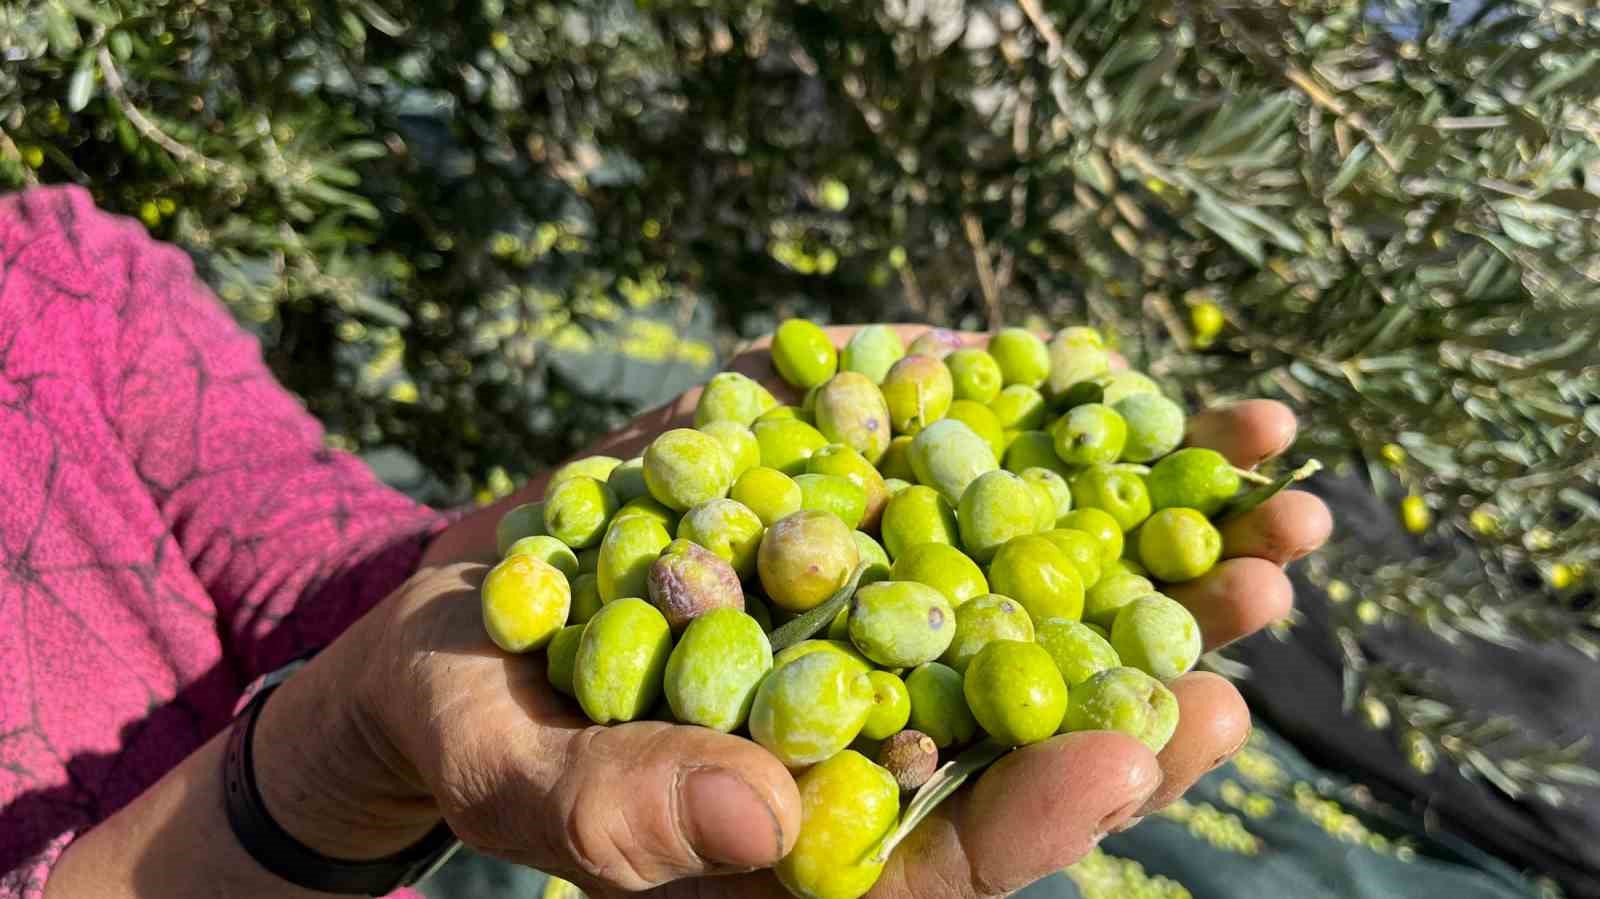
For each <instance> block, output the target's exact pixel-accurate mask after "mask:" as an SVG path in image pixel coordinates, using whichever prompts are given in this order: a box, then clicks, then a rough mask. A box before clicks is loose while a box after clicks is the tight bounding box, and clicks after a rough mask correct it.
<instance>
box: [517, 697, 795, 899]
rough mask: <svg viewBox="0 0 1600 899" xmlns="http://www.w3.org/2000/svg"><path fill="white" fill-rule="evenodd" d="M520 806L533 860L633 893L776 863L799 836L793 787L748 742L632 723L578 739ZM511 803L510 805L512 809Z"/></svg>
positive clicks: (583, 734)
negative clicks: (545, 781) (528, 829)
mask: <svg viewBox="0 0 1600 899" xmlns="http://www.w3.org/2000/svg"><path fill="white" fill-rule="evenodd" d="M541 767H542V768H544V769H545V770H546V771H549V772H551V773H552V774H553V780H552V781H551V782H550V783H548V784H541V783H538V782H537V781H538V780H539V776H538V775H537V774H535V775H534V778H533V781H534V782H532V783H530V784H529V785H528V786H529V789H528V791H527V792H526V793H525V794H524V795H523V796H522V797H520V798H521V799H523V800H525V801H523V802H518V803H516V805H517V806H518V807H519V808H520V809H523V810H525V814H521V815H519V816H518V818H517V822H516V823H517V825H519V826H520V827H530V826H531V827H533V828H536V829H537V828H542V829H543V832H542V833H537V834H533V835H526V834H524V835H523V836H522V839H523V841H524V842H525V843H531V844H532V845H534V846H537V847H541V850H542V851H537V852H536V855H537V856H543V857H535V858H532V859H530V860H529V863H531V864H534V865H536V866H538V867H540V868H544V869H545V870H551V871H555V872H557V873H560V874H562V876H565V877H567V878H568V879H570V880H574V881H575V882H577V883H579V884H580V885H586V884H587V885H591V886H595V885H598V886H604V887H610V888H615V889H622V890H641V889H646V888H649V887H652V886H656V885H658V884H662V883H665V882H667V881H669V880H676V879H678V878H683V877H691V876H699V875H706V874H719V873H720V874H726V873H731V872H735V871H744V870H749V869H752V868H758V867H766V866H770V865H772V864H775V863H776V862H777V861H778V859H780V858H782V857H783V856H784V854H785V853H787V852H788V851H789V849H790V848H792V847H793V846H794V841H795V837H796V836H797V835H798V834H799V832H800V794H799V791H798V790H797V789H796V787H795V784H794V779H793V778H792V777H790V775H789V772H788V771H787V770H785V769H784V767H783V765H782V764H781V763H779V761H778V760H777V759H776V758H774V757H773V756H772V755H771V754H770V753H768V752H767V751H766V750H764V749H762V748H761V747H760V746H757V745H756V744H755V743H752V742H750V741H749V740H744V739H740V738H738V737H734V736H730V735H728V734H721V733H717V732H716V731H712V730H708V729H705V728H699V727H680V726H676V725H669V724H663V723H659V722H638V723H634V724H625V725H621V726H617V727H591V728H587V729H585V730H582V731H579V732H577V733H576V734H575V735H574V736H573V738H572V739H571V740H570V742H569V743H568V745H567V746H566V747H565V751H564V752H560V753H557V754H556V758H552V759H546V760H544V762H543V764H542V765H541ZM515 798H517V797H514V798H513V801H515Z"/></svg>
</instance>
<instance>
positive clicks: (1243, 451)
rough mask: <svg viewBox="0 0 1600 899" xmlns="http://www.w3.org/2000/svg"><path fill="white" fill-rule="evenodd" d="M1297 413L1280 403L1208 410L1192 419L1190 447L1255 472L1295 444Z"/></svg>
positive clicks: (1249, 402) (1246, 403)
mask: <svg viewBox="0 0 1600 899" xmlns="http://www.w3.org/2000/svg"><path fill="white" fill-rule="evenodd" d="M1294 435H1295V420H1294V413H1293V412H1291V411H1289V407H1288V406H1285V405H1284V404H1282V403H1280V402H1277V401H1276V400H1244V401H1243V402H1239V403H1234V404H1232V405H1229V406H1220V407H1218V408H1215V409H1207V410H1206V411H1204V412H1201V413H1199V414H1197V415H1195V416H1194V417H1192V418H1190V419H1189V433H1188V435H1187V438H1188V439H1187V440H1186V443H1187V444H1188V445H1189V446H1203V447H1206V448H1208V449H1214V450H1216V451H1217V452H1219V453H1221V454H1222V455H1224V456H1226V457H1227V458H1228V461H1229V462H1232V463H1233V464H1235V465H1237V466H1239V467H1241V468H1251V467H1253V466H1256V465H1259V464H1261V463H1262V462H1264V461H1266V460H1267V459H1270V458H1272V457H1273V456H1276V455H1278V454H1279V453H1281V452H1283V451H1284V450H1286V449H1288V448H1289V444H1291V443H1293V442H1294Z"/></svg>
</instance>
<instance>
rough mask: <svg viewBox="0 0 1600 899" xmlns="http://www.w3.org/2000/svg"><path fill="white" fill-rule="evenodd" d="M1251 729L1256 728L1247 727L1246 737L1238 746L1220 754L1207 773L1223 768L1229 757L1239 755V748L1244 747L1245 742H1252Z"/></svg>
mask: <svg viewBox="0 0 1600 899" xmlns="http://www.w3.org/2000/svg"><path fill="white" fill-rule="evenodd" d="M1251 730H1254V728H1253V727H1252V728H1246V729H1245V732H1244V738H1243V739H1241V740H1240V741H1239V742H1238V744H1237V745H1236V746H1234V747H1233V748H1232V749H1230V750H1228V751H1227V752H1224V753H1223V754H1222V755H1220V756H1218V757H1217V760H1216V761H1214V762H1212V763H1211V767H1209V768H1207V769H1206V773H1207V774H1210V773H1211V772H1212V771H1215V770H1217V769H1218V768H1221V767H1222V766H1223V765H1226V764H1227V763H1228V760H1229V759H1231V758H1233V757H1234V756H1236V755H1238V754H1239V750H1241V749H1243V748H1244V744H1246V743H1248V742H1250V731H1251Z"/></svg>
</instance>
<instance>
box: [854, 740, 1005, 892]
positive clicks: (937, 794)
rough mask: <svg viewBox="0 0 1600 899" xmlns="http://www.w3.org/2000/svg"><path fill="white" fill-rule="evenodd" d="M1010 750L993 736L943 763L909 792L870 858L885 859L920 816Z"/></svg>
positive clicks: (917, 822)
mask: <svg viewBox="0 0 1600 899" xmlns="http://www.w3.org/2000/svg"><path fill="white" fill-rule="evenodd" d="M1010 751H1011V747H1009V746H1005V745H1002V744H1000V743H996V742H995V741H994V740H984V741H983V742H981V743H978V744H976V745H974V746H972V747H970V748H968V749H967V750H966V751H964V752H962V753H961V754H960V755H958V756H956V757H955V759H953V760H952V761H949V762H947V763H945V765H944V766H943V767H941V768H940V769H939V770H938V771H935V772H933V776H932V777H930V778H928V782H927V783H925V784H923V785H922V788H921V789H919V790H917V794H916V795H915V796H912V797H911V801H910V802H909V803H907V804H906V810H905V812H904V813H902V814H901V815H900V823H899V824H897V825H896V826H895V828H894V830H891V831H889V834H888V836H885V837H884V838H883V842H881V843H879V844H878V848H877V850H876V851H874V852H873V853H872V860H873V861H875V862H878V863H880V864H881V863H883V862H886V861H888V860H889V853H891V852H893V851H894V847H896V846H898V845H900V842H901V841H902V840H904V839H905V838H906V837H908V836H910V835H911V832H912V831H913V830H916V829H917V825H918V824H921V823H922V821H923V819H925V818H927V817H928V816H929V815H931V814H933V810H934V809H936V808H938V807H939V803H941V802H943V801H945V799H947V798H949V796H950V794H952V793H954V792H955V791H956V790H958V789H960V788H961V785H962V784H964V783H966V782H967V781H968V780H970V779H971V778H972V776H973V775H974V774H977V773H979V772H981V771H982V770H983V769H985V768H987V767H989V766H990V765H992V764H994V763H995V762H996V761H998V760H999V758H1000V757H1001V756H1003V755H1005V754H1006V753H1008V752H1010Z"/></svg>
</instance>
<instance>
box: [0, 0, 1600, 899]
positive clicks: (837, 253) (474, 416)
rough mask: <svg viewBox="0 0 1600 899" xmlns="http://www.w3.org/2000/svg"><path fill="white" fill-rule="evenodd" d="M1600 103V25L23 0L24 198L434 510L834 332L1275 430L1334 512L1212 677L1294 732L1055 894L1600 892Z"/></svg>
mask: <svg viewBox="0 0 1600 899" xmlns="http://www.w3.org/2000/svg"><path fill="white" fill-rule="evenodd" d="M1597 93H1600V13H1597V12H1596V11H1595V10H1594V9H1593V8H1592V7H1591V5H1590V4H1588V3H1584V2H1581V0H1572V2H1562V0H1552V2H1448V0H1436V2H1423V0H1417V2H1405V0H1385V2H1379V0H1374V2H1366V3H1363V2H1336V0H1326V2H1317V0H1277V2H1265V0H1262V2H1257V0H1221V2H1215V3H1189V2H1170V0H1152V2H1133V0H1080V2H1074V3H1066V2H1061V0H1017V2H1010V0H1006V2H983V0H965V2H964V0H886V2H883V3H874V4H867V3H861V4H852V3H843V2H833V0H812V2H785V0H749V2H737V3H727V2H720V0H624V2H612V0H570V2H567V0H551V2H532V0H470V2H422V3H401V2H398V0H360V2H335V0H322V2H318V0H299V2H278V3H260V2H234V0H105V2H93V0H23V2H9V3H5V4H3V5H0V189H6V190H14V189H22V188H25V187H27V186H30V185H33V184H38V183H64V182H71V183H77V184H82V185H85V186H87V187H88V188H89V189H90V190H92V191H93V193H94V196H95V198H96V200H97V202H98V203H99V204H100V205H101V206H103V207H105V208H108V209H111V210H114V211H117V212H121V213H123V214H126V215H130V216H134V217H136V218H138V219H140V220H141V221H143V223H144V224H145V225H146V226H147V227H148V228H149V230H150V231H151V233H152V234H154V235H155V236H157V237H159V238H162V239H165V240H169V241H172V242H175V243H177V244H179V245H180V246H182V247H184V248H185V249H186V250H187V251H188V252H189V253H191V254H192V256H193V257H194V259H195V260H196V262H197V264H198V266H199V269H200V271H201V273H202V276H203V277H204V278H205V279H206V280H207V282H208V283H209V284H210V285H211V286H212V287H213V288H214V289H215V291H216V293H217V295H218V296H219V297H221V299H222V300H223V301H224V302H225V303H226V304H227V305H228V306H229V307H230V308H231V309H232V310H233V312H234V313H235V314H236V316H237V317H238V318H239V320H240V321H241V322H243V323H244V324H245V325H246V326H248V327H249V328H250V329H252V330H253V332H254V333H256V334H257V335H258V336H259V337H260V339H261V342H262V345H263V348H264V351H265V353H266V356H267V358H268V360H269V361H270V363H271V364H272V366H273V369H274V370H275V371H276V372H277V374H278V375H279V377H281V378H282V380H283V381H284V382H285V383H286V384H287V385H288V386H289V387H290V388H291V389H292V390H294V391H295V392H297V393H298V394H299V395H300V396H301V397H303V398H304V400H305V402H306V404H307V406H308V407H309V408H310V409H311V410H312V411H313V412H314V413H315V414H316V415H317V416H319V417H320V418H321V419H322V421H323V422H324V423H325V424H326V426H327V429H328V440H329V442H330V443H331V444H333V445H335V446H338V447H341V448H345V449H348V450H351V451H353V452H356V453H359V454H361V455H362V456H363V457H364V458H366V459H367V460H368V461H369V462H370V463H371V464H372V465H373V466H374V468H375V469H376V470H377V471H378V472H379V473H380V475H381V476H383V477H384V478H385V479H386V480H388V481H389V482H390V483H393V484H395V485H396V486H398V487H400V488H401V489H403V490H406V491H407V492H409V493H410V494H412V495H413V496H415V497H417V498H419V499H421V500H424V501H427V502H430V503H434V504H436V505H451V504H459V503H471V502H486V501H488V500H491V499H492V498H494V497H496V496H499V495H502V494H504V493H506V492H508V491H510V490H511V489H513V488H514V486H515V485H516V484H518V483H520V482H521V481H523V480H524V479H526V478H527V477H528V476H529V475H530V474H532V473H535V472H537V471H539V470H541V469H543V468H545V467H547V466H549V465H551V464H552V463H554V462H556V461H558V460H560V459H562V458H563V457H565V456H567V455H569V454H570V453H572V452H574V451H576V450H578V449H580V448H581V447H582V446H584V445H585V444H586V443H588V442H589V441H590V440H592V439H593V438H594V437H596V436H598V435H600V434H603V433H605V432H606V431H608V430H609V429H611V428H613V427H615V426H616V425H618V424H620V423H621V422H622V421H624V420H625V419H626V418H627V417H628V416H629V415H630V414H632V413H634V412H637V411H640V410H641V409H643V408H645V407H647V406H650V405H652V404H655V403H659V402H662V401H664V400H666V399H668V398H670V397H671V396H672V395H674V394H675V393H677V392H678V391H680V390H682V389H683V388H685V387H687V386H689V385H692V384H694V383H697V382H698V381H701V380H703V379H705V378H706V377H707V376H709V374H710V373H712V372H713V371H715V370H716V368H717V366H718V362H719V360H720V359H723V358H726V356H727V355H728V353H729V352H730V350H731V349H732V348H733V347H734V346H735V345H736V344H737V343H738V341H740V340H741V339H745V338H750V337H753V336H756V335H759V334H761V333H763V332H765V331H767V330H770V329H771V328H772V327H773V326H774V325H775V324H776V323H777V322H778V321H779V320H781V319H782V318H784V317H788V316H803V317H807V318H811V319H813V320H816V321H819V322H865V321H877V320H892V321H921V322H927V323H930V324H938V325H945V326H954V327H963V328H973V329H979V330H983V329H988V328H991V327H994V326H996V325H998V324H1000V323H1005V324H1024V325H1028V326H1032V327H1038V328H1043V329H1048V328H1055V327H1059V326H1062V325H1065V324H1073V323H1082V322H1088V323H1091V324H1094V325H1096V326H1098V327H1100V328H1101V329H1103V330H1104V331H1105V333H1106V334H1108V335H1109V336H1110V337H1111V339H1112V340H1114V341H1115V342H1116V343H1117V345H1118V346H1119V347H1120V349H1121V350H1122V351H1123V352H1124V353H1125V354H1126V355H1128V356H1129V357H1130V359H1131V360H1132V361H1133V362H1134V364H1135V365H1137V366H1139V367H1142V368H1145V369H1147V370H1149V371H1150V372H1151V373H1152V374H1154V375H1155V376H1157V377H1158V378H1160V379H1161V380H1162V381H1163V382H1164V385H1165V386H1166V388H1167V389H1168V390H1169V391H1171V392H1172V393H1173V394H1174V395H1180V394H1181V395H1182V396H1183V397H1185V398H1187V399H1188V400H1189V401H1190V402H1191V403H1192V404H1195V405H1199V404H1206V403H1214V402H1221V401H1226V400H1228V399H1231V398H1236V397H1242V396H1246V395H1261V396H1270V397H1275V398H1278V399H1281V400H1283V401H1285V402H1287V403H1289V404H1290V405H1292V406H1293V407H1294V408H1295V410H1296V411H1297V412H1298V414H1299V415H1300V416H1301V421H1302V423H1303V425H1302V432H1301V438H1300V440H1299V442H1298V443H1297V445H1296V446H1295V447H1294V448H1293V450H1292V451H1291V452H1290V453H1289V455H1288V456H1287V457H1286V459H1285V460H1284V462H1285V464H1290V465H1292V464H1297V463H1298V462H1301V461H1304V460H1305V459H1306V458H1308V457H1316V458H1319V459H1321V460H1322V461H1323V462H1325V463H1326V464H1327V465H1328V466H1329V468H1328V471H1327V472H1326V473H1325V474H1323V475H1321V476H1319V477H1318V478H1317V479H1315V480H1313V481H1312V482H1311V483H1310V485H1309V486H1310V487H1311V488H1312V489H1314V490H1316V491H1318V492H1319V493H1321V494H1322V495H1323V496H1324V497H1325V498H1327V499H1328V500H1329V502H1330V503H1331V504H1332V505H1333V506H1334V508H1335V512H1336V515H1337V517H1338V522H1339V524H1338V529H1337V532H1336V533H1335V539H1334V542H1333V543H1332V544H1331V545H1330V546H1329V547H1328V548H1327V549H1326V550H1324V551H1323V552H1321V553H1319V554H1318V555H1316V556H1315V557H1313V558H1312V559H1311V560H1309V562H1307V563H1303V564H1302V565H1301V566H1299V571H1298V573H1297V576H1296V577H1297V580H1296V586H1297V590H1298V602H1299V608H1298V610H1297V613H1296V616H1295V618H1294V619H1293V620H1291V621H1288V622H1285V623H1283V625H1282V626H1281V627H1278V628H1276V629H1275V630H1274V631H1273V632H1272V633H1270V634H1266V635H1261V636H1258V637H1256V638H1254V639H1253V640H1251V641H1248V642H1247V643H1245V644H1243V645H1241V646H1238V647H1235V648H1232V649H1230V650H1228V651H1227V652H1226V653H1224V654H1223V655H1222V656H1214V657H1209V658H1208V659H1207V664H1208V665H1209V666H1210V667H1212V668H1213V669H1214V670H1218V671H1221V672H1223V673H1225V674H1227V675H1228V676H1230V677H1234V678H1237V679H1238V680H1239V682H1240V686H1241V688H1242V689H1244V690H1245V692H1246V694H1247V696H1248V697H1249V698H1250V700H1251V703H1252V706H1253V708H1254V709H1255V711H1256V713H1257V734H1256V737H1255V738H1254V739H1253V741H1252V743H1251V744H1250V746H1249V747H1247V749H1246V751H1245V752H1244V753H1242V754H1241V756H1240V757H1239V759H1238V760H1237V761H1236V762H1234V763H1233V764H1230V765H1228V766H1225V767H1224V768H1223V769H1221V770H1219V771H1218V772H1215V773H1214V774H1213V775H1211V776H1209V777H1208V778H1207V779H1206V780H1205V781H1204V782H1203V784H1202V785H1201V787H1200V788H1199V789H1197V790H1196V791H1195V792H1194V793H1192V794H1191V795H1190V796H1189V797H1188V799H1187V800H1186V801H1184V802H1180V803H1179V804H1178V805H1176V806H1174V807H1173V808H1172V809H1169V810H1167V811H1166V812H1164V813H1162V815H1160V816H1158V817H1155V818H1152V819H1151V820H1150V821H1149V822H1147V823H1145V824H1143V825H1141V826H1140V827H1139V828H1137V829H1135V830H1134V831H1131V832H1129V833H1128V834H1124V835H1120V836H1117V837H1113V838H1111V839H1109V840H1107V841H1106V842H1105V843H1104V844H1103V846H1102V848H1101V849H1098V850H1096V851H1095V852H1093V853H1092V854H1091V855H1090V856H1089V857H1088V858H1086V859H1085V860H1084V861H1083V862H1081V863H1080V864H1078V865H1076V866H1074V867H1073V868H1071V869H1069V870H1068V871H1067V872H1066V873H1065V875H1064V876H1061V877H1057V878H1054V879H1053V880H1052V881H1050V882H1047V883H1045V884H1042V885H1041V886H1039V887H1036V888H1034V890H1033V891H1031V892H1030V893H1029V895H1038V896H1063V897H1065V896H1079V895H1081V896H1083V897H1085V899H1098V897H1120V896H1183V895H1194V896H1216V897H1226V896H1272V897H1278V896H1297V897H1298V896H1363V897H1364V896H1372V897H1388V896H1412V895H1416V896H1423V895H1427V896H1435V895H1450V896H1485V897H1488V896H1559V895H1571V896H1600V773H1597V771H1596V767H1597V766H1600V752H1597V751H1596V749H1595V747H1594V745H1593V740H1594V738H1595V737H1597V736H1600V668H1597V666H1596V659H1597V657H1600V608H1597V607H1596V603H1595V597H1596V588H1597V586H1600V490H1597V488H1596V485H1597V483H1600V449H1597V446H1600V350H1597V344H1600V335H1597V331H1600V255H1597V254H1596V252H1595V249H1596V242H1597V238H1600V226H1597V214H1596V210H1600V101H1597ZM540 882H541V880H540V878H538V877H537V876H535V875H533V874H531V872H524V871H520V870H517V869H513V868H509V867H504V866H497V865H494V864H492V863H489V862H486V861H484V860H481V859H474V858H464V859H463V860H461V861H460V862H459V863H457V864H454V865H452V866H451V868H449V869H447V870H446V871H445V872H444V873H443V875H441V877H440V878H439V879H437V880H436V881H435V882H434V884H433V885H432V886H431V890H432V892H433V894H434V895H436V896H439V897H445V896H451V897H455V896H496V895H508V896H509V895H537V894H538V892H539V890H540V889H542V887H541V886H539V884H540Z"/></svg>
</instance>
